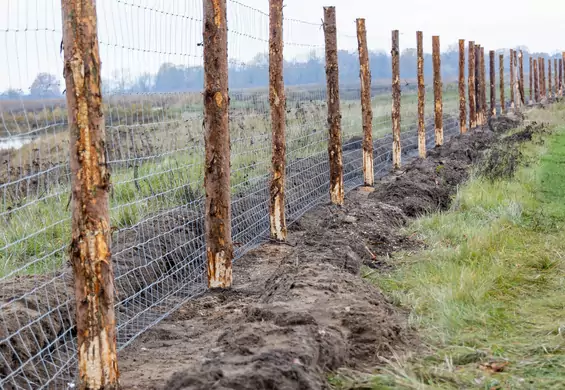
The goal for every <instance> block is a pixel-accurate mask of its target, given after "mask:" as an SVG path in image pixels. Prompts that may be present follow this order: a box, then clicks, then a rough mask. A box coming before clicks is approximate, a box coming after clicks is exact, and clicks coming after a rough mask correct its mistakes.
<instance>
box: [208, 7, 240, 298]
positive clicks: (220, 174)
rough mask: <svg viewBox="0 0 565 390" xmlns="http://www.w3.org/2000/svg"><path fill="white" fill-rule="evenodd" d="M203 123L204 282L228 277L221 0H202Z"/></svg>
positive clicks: (216, 284) (220, 284)
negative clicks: (204, 196) (204, 150)
mask: <svg viewBox="0 0 565 390" xmlns="http://www.w3.org/2000/svg"><path fill="white" fill-rule="evenodd" d="M203 39H204V127H205V135H204V141H205V149H206V152H205V159H206V160H205V167H204V187H205V190H206V209H205V214H204V222H205V227H206V229H205V230H206V257H207V262H208V287H209V288H213V289H215V288H229V287H231V283H232V260H233V244H232V238H231V197H230V133H229V128H228V109H229V100H228V40H227V39H228V34H227V19H226V0H204V31H203Z"/></svg>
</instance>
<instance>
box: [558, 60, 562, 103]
mask: <svg viewBox="0 0 565 390" xmlns="http://www.w3.org/2000/svg"><path fill="white" fill-rule="evenodd" d="M559 96H563V59H562V58H560V59H559Z"/></svg>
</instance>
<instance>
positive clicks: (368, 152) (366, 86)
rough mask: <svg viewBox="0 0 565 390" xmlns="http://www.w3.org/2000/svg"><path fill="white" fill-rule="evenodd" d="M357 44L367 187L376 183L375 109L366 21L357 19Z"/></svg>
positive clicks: (364, 169) (364, 178) (364, 173)
mask: <svg viewBox="0 0 565 390" xmlns="http://www.w3.org/2000/svg"><path fill="white" fill-rule="evenodd" d="M356 23H357V43H358V50H359V77H360V79H361V116H362V118H363V181H364V182H365V185H366V186H372V185H373V183H374V168H373V108H372V107H371V68H370V66H369V50H368V48H367V30H366V28H365V19H357V22H356Z"/></svg>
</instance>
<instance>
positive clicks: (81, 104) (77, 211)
mask: <svg viewBox="0 0 565 390" xmlns="http://www.w3.org/2000/svg"><path fill="white" fill-rule="evenodd" d="M61 6H62V22H63V48H64V51H65V54H64V61H65V62H64V77H65V85H66V97H67V109H68V117H69V131H70V169H71V195H72V233H71V237H72V241H71V244H70V262H71V265H72V268H73V276H74V285H75V305H76V331H77V339H78V343H77V345H78V368H79V380H78V382H79V383H78V388H79V389H89V390H90V389H117V388H118V387H119V371H118V359H117V352H116V317H115V312H114V270H113V268H112V261H111V253H110V247H111V230H110V216H109V190H110V171H109V170H108V164H107V162H106V157H105V147H106V146H105V138H106V131H105V127H104V116H103V113H102V93H101V80H100V75H101V73H100V53H99V49H98V37H97V20H96V3H95V2H94V1H92V0H63V1H62V2H61Z"/></svg>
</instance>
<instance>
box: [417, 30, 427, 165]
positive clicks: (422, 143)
mask: <svg viewBox="0 0 565 390" xmlns="http://www.w3.org/2000/svg"><path fill="white" fill-rule="evenodd" d="M416 53H417V56H418V154H419V156H420V157H421V158H426V120H425V111H424V109H425V106H424V104H425V99H426V85H425V84H424V36H423V33H422V31H418V32H416Z"/></svg>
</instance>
